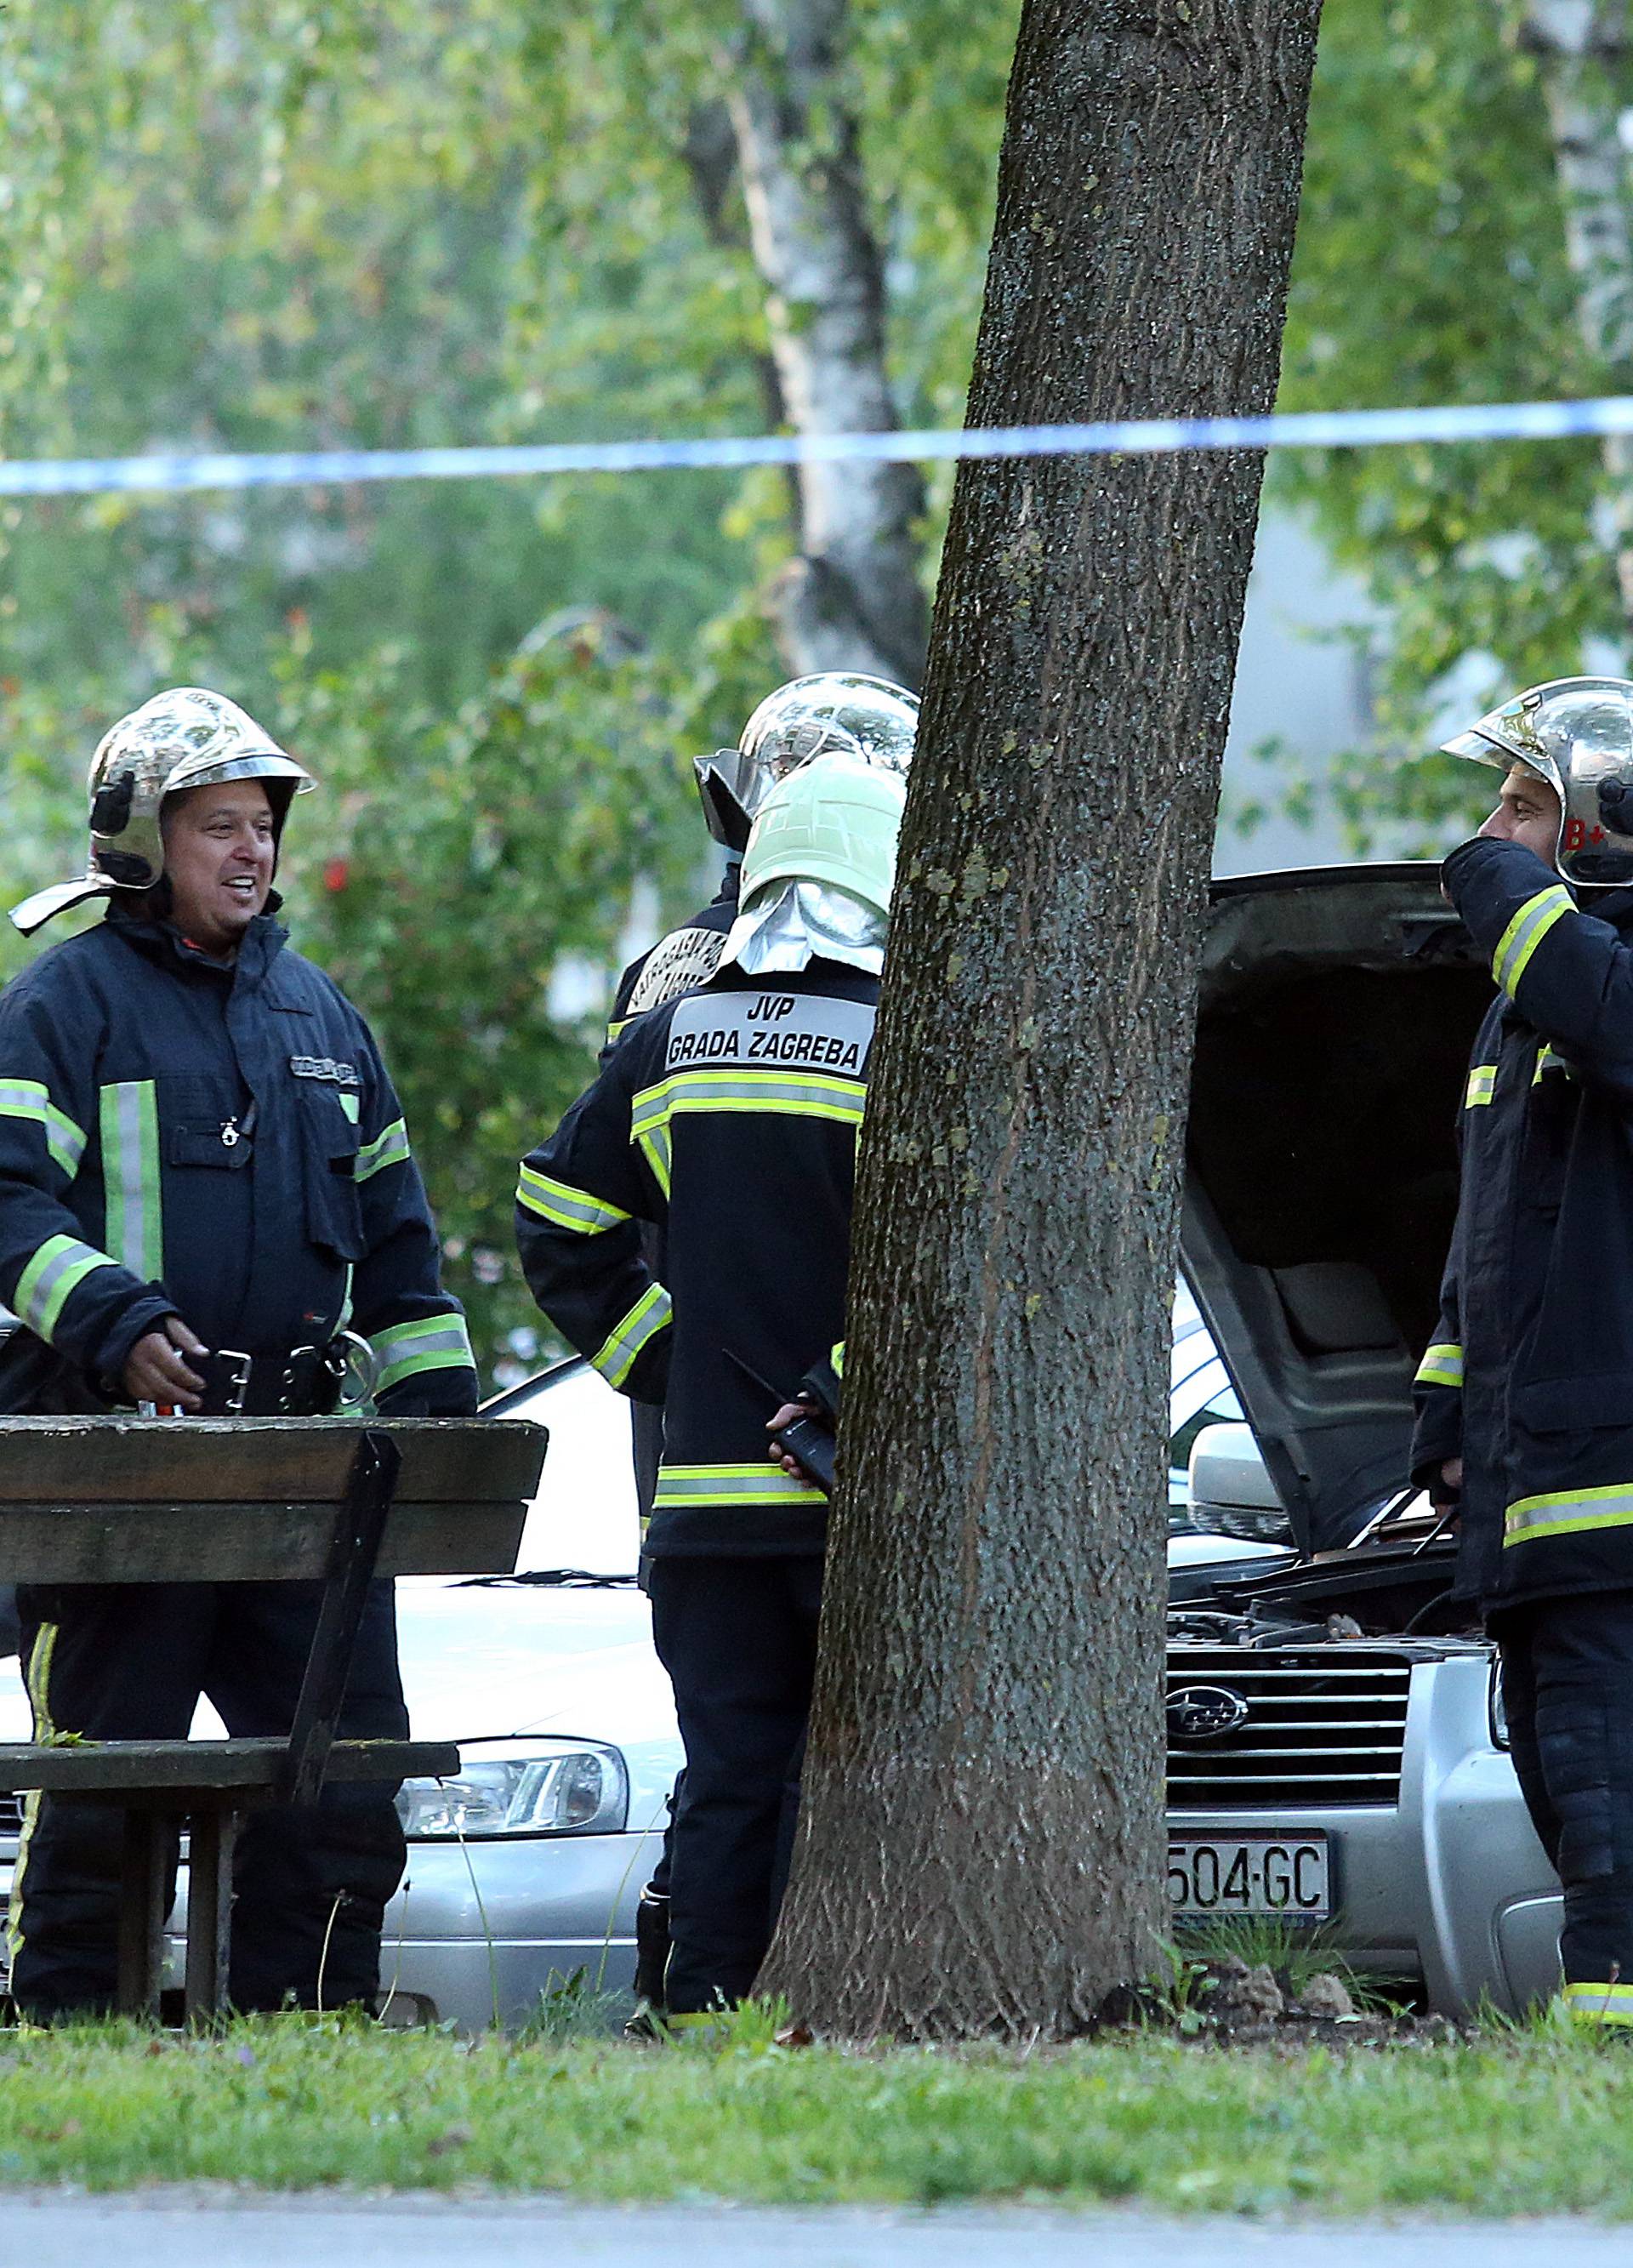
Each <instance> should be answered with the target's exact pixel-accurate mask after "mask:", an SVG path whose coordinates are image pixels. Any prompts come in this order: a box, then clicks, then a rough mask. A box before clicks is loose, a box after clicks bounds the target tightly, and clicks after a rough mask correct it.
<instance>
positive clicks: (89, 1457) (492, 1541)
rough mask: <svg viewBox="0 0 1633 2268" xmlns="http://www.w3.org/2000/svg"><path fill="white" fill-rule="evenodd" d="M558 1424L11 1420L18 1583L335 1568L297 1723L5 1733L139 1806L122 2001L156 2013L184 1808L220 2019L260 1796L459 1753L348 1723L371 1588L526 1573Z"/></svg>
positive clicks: (87, 1786) (9, 1570) (204, 2009)
mask: <svg viewBox="0 0 1633 2268" xmlns="http://www.w3.org/2000/svg"><path fill="white" fill-rule="evenodd" d="M547 1442H548V1435H547V1433H546V1432H545V1429H544V1427H543V1426H541V1425H533V1424H530V1423H528V1422H526V1421H525V1420H510V1419H507V1420H504V1421H500V1422H495V1421H492V1420H487V1421H484V1420H482V1419H480V1418H471V1419H467V1418H459V1419H450V1418H397V1419H385V1418H371V1419H367V1420H364V1419H362V1418H357V1417H344V1418H136V1417H108V1418H0V1581H5V1582H12V1583H40V1584H64V1583H67V1584H71V1583H180V1582H222V1583H234V1582H239V1583H248V1582H255V1583H264V1582H283V1581H298V1580H305V1581H311V1580H321V1582H322V1584H323V1593H322V1598H321V1602H320V1607H319V1612H318V1618H317V1626H316V1629H315V1631H314V1634H313V1644H312V1650H311V1653H310V1655H309V1657H308V1660H307V1663H306V1669H305V1678H304V1681H303V1683H302V1687H301V1692H300V1697H299V1700H298V1704H297V1706H296V1711H295V1718H294V1723H293V1727H292V1728H291V1733H290V1735H289V1737H288V1738H287V1739H268V1740H253V1741H246V1740H235V1741H119V1742H97V1743H94V1744H92V1743H89V1742H85V1743H78V1742H71V1741H70V1742H47V1743H34V1742H17V1743H0V1788H3V1787H10V1788H30V1789H33V1788H38V1789H41V1790H48V1791H50V1792H52V1793H57V1794H61V1795H64V1796H70V1795H71V1796H75V1797H85V1798H90V1799H94V1800H98V1801H101V1802H107V1803H111V1804H115V1805H117V1806H118V1807H119V1808H120V1809H121V1811H122V1812H123V1814H124V1857H123V1865H122V1871H121V1886H120V1921H119V1983H118V2006H119V2007H120V2009H121V2012H123V2013H126V2014H151V2015H155V2016H156V2015H157V2014H158V2006H159V1985H160V1977H161V1972H162V1967H163V1958H164V1928H165V1920H166V1908H167V1906H168V1904H169V1867H170V1846H171V1837H173V1834H174V1833H175V1831H176V1830H177V1828H178V1826H179V1825H180V1823H186V1825H187V1827H188V1939H187V1984H186V1994H185V2001H186V2010H187V2016H188V2021H189V2022H193V2023H201V2022H212V2021H216V2020H217V2019H218V2018H219V2017H220V2015H221V2014H222V2013H223V2012H224V2009H225V2007H226V1995H227V1969H228V1956H229V1951H230V1937H231V1920H230V1912H231V1904H232V1851H233V1845H234V1843H235V1840H236V1837H237V1834H238V1830H239V1825H240V1824H241V1823H242V1821H243V1819H244V1817H245V1815H246V1813H247V1812H248V1811H249V1810H251V1809H252V1808H254V1807H255V1806H257V1805H260V1804H265V1803H278V1802H283V1803H294V1804H309V1803H312V1802H314V1801H315V1800H316V1799H317V1795H318V1793H319V1790H320V1788H321V1786H323V1783H324V1781H325V1780H326V1779H331V1780H336V1781H340V1780H397V1779H410V1778H431V1777H434V1776H438V1775H441V1774H445V1773H451V1772H456V1771H458V1770H459V1768H460V1754H459V1750H458V1749H457V1748H455V1747H453V1746H452V1744H450V1743H448V1742H425V1741H413V1740H409V1741H345V1740H342V1741H337V1740H336V1739H335V1718H336V1715H337V1713H338V1711H339V1708H340V1705H341V1701H342V1696H343V1694H344V1692H345V1686H346V1679H347V1675H348V1674H349V1670H350V1668H351V1661H352V1653H353V1650H354V1648H355V1646H356V1642H357V1627H358V1624H359V1621H360V1619H361V1616H362V1613H363V1607H364V1598H365V1595H366V1593H367V1589H368V1586H369V1583H370V1580H371V1578H373V1577H374V1576H376V1575H485V1574H507V1573H509V1572H510V1571H511V1569H512V1568H513V1567H514V1565H515V1564H516V1554H517V1550H518V1548H519V1544H520V1542H521V1535H522V1526H523V1522H524V1521H525V1520H526V1513H527V1507H528V1505H529V1503H530V1502H531V1500H532V1499H533V1496H534V1494H535V1493H536V1491H537V1489H538V1484H539V1475H540V1470H541V1466H542V1464H543V1461H544V1453H545V1448H546V1445H547ZM68 1729H69V1730H70V1732H71V1727H70V1728H68Z"/></svg>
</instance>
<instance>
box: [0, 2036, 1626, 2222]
mask: <svg viewBox="0 0 1633 2268" xmlns="http://www.w3.org/2000/svg"><path fill="white" fill-rule="evenodd" d="M766 2029H768V2028H766V2027H763V2026H762V2027H761V2030H760V2035H759V2036H757V2037H756V2036H754V2027H753V2026H752V2024H748V2023H739V2027H738V2029H737V2032H736V2035H735V2036H724V2037H723V2036H719V2035H716V2036H708V2035H702V2034H700V2035H698V2036H695V2037H689V2038H686V2039H683V2040H681V2041H680V2042H679V2043H675V2044H672V2045H668V2046H666V2047H662V2048H657V2047H649V2048H643V2047H636V2046H630V2045H627V2044H625V2043H622V2042H610V2041H602V2042H594V2041H585V2040H569V2041H565V2042H562V2041H552V2040H550V2039H548V2038H542V2037H541V2038H539V2039H536V2040H533V2041H532V2042H510V2043H506V2042H504V2041H502V2040H498V2039H490V2040H484V2041H482V2042H481V2043H475V2044H470V2043H463V2042H460V2041H458V2040H454V2039H451V2038H448V2037H446V2036H443V2035H440V2034H438V2033H431V2032H390V2031H376V2030H370V2029H362V2028H361V2027H352V2026H350V2025H348V2024H345V2023H343V2022H337V2021H333V2020H328V2019H323V2018H308V2019H303V2018H298V2017H290V2018H281V2019H269V2020H267V2019H263V2020H261V2021H254V2022H246V2023H243V2024H240V2025H237V2026H235V2027H234V2028H233V2029H232V2030H231V2031H230V2032H229V2033H227V2034H226V2035H225V2036H223V2037H221V2038H217V2039H211V2040H198V2041H177V2040H174V2039H168V2040H166V2039H160V2038H158V2037H156V2036H153V2035H151V2034H147V2033H143V2032H141V2031H139V2030H137V2029H135V2028H133V2027H129V2026H121V2025H117V2024H107V2025H97V2026H85V2027H84V2028H81V2029H73V2030H65V2031H62V2032H57V2033H54V2034H45V2033H39V2032H33V2033H30V2032H13V2033H8V2034H4V2035H0V2183H55V2182H73V2183H83V2184H86V2185H88V2186H90V2187H92V2188H93V2189H117V2188H125V2187H130V2186H134V2185H136V2184H139V2183H147V2182H179V2181H197V2180H211V2181H226V2182H239V2183H249V2184H252V2185H254V2186H257V2187H262V2188H268V2189H286V2188H288V2189H294V2188H307V2187H312V2186H316V2185H320V2184H323V2183H347V2184H349V2185H352V2186H356V2187H360V2188H374V2187H386V2188H412V2189H423V2188H433V2189H436V2188H447V2187H453V2186H456V2185H466V2184H489V2185H492V2186H494V2187H496V2188H499V2189H515V2190H548V2191H558V2192H561V2193H563V2194H565V2195H568V2196H572V2197H577V2198H626V2199H634V2198H699V2197H730V2198H745V2199H753V2200H754V2201H757V2202H766V2203H769V2202H776V2201H786V2202H798V2203H811V2202H813V2201H829V2200H835V2201H837V2200H852V2201H862V2202H873V2203H885V2202H910V2203H929V2202H935V2201H939V2200H946V2199H953V2198H1034V2199H1051V2200H1058V2201H1061V2202H1076V2203H1090V2202H1103V2201H1109V2200H1121V2201H1131V2200H1138V2201H1139V2202H1141V2203H1144V2204H1148V2205H1152V2206H1154V2207H1162V2208H1174V2207H1188V2206H1189V2207H1196V2208H1206V2209H1210V2210H1212V2211H1216V2212H1217V2211H1229V2212H1239V2213H1258V2212H1269V2211H1282V2210H1286V2209H1288V2208H1294V2209H1301V2210H1306V2211H1314V2212H1320V2213H1361V2212H1368V2211H1372V2210H1375V2209H1379V2208H1384V2209H1388V2208H1394V2209H1399V2210H1409V2209H1423V2208H1435V2207H1444V2208H1449V2209H1455V2210H1457V2211H1460V2212H1464V2213H1492V2214H1512V2213H1545V2212H1546V2213H1563V2212H1580V2213H1600V2214H1606V2215H1612V2216H1622V2217H1627V2218H1633V2036H1627V2037H1618V2036H1609V2037H1602V2036H1573V2035H1571V2034H1569V2033H1564V2032H1555V2031H1552V2030H1550V2029H1548V2028H1547V2027H1545V2026H1539V2027H1538V2028H1536V2029H1533V2030H1530V2031H1519V2032H1510V2031H1502V2030H1497V2029H1493V2030H1491V2031H1490V2032H1489V2033H1488V2034H1485V2035H1483V2036H1481V2037H1480V2038H1478V2039H1476V2040H1474V2041H1472V2042H1453V2043H1436V2044H1433V2045H1423V2044H1421V2043H1419V2044H1411V2045H1407V2044H1401V2045H1398V2046H1388V2047H1382V2048H1357V2049H1356V2050H1353V2051H1334V2050H1331V2049H1322V2048H1315V2049H1311V2050H1306V2051H1301V2052H1298V2053H1292V2054H1289V2053H1284V2052H1282V2053H1278V2052H1276V2051H1272V2050H1268V2049H1266V2050H1247V2051H1219V2050H1217V2049H1210V2048H1206V2047H1199V2046H1196V2045H1194V2044H1188V2043H1181V2042H1178V2041H1175V2040H1173V2039H1172V2038H1165V2037H1158V2036H1155V2035H1151V2036H1137V2035H1136V2036H1120V2037H1117V2038H1114V2039H1109V2038H1108V2039H1103V2040H1100V2041H1098V2042H1094V2043H1087V2044H1084V2045H1079V2046H1074V2047H1071V2048H1065V2049H1056V2050H1049V2051H1039V2052H1037V2053H1034V2054H1033V2055H1030V2056H1023V2055H1019V2054H1015V2053H1005V2052H998V2051H987V2052H981V2053H969V2052H965V2053H961V2054H955V2053H953V2052H950V2051H931V2050H912V2051H909V2050H894V2051H885V2052H879V2053H873V2054H865V2055H864V2054H852V2053H846V2052H842V2051H835V2050H829V2049H824V2048H805V2049H791V2050H784V2049H777V2048H775V2047H771V2046H769V2044H768V2043H767V2041H766V2037H765V2033H766Z"/></svg>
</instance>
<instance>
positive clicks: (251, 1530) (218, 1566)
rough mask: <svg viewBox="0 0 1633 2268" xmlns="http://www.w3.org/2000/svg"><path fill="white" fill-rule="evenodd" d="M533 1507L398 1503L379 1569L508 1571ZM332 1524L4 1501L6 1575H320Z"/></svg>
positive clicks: (241, 1578)
mask: <svg viewBox="0 0 1633 2268" xmlns="http://www.w3.org/2000/svg"><path fill="white" fill-rule="evenodd" d="M3 1458H4V1444H0V1459H3ZM526 1516H527V1506H526V1504H524V1503H510V1504H496V1503H490V1502H481V1503H478V1502H467V1503H460V1502H448V1503H435V1504H396V1505H394V1506H392V1509H391V1513H390V1514H389V1516H388V1518H387V1520H386V1535H385V1539H384V1541H383V1543H381V1546H380V1552H379V1559H378V1561H377V1562H376V1567H375V1572H377V1573H378V1574H381V1575H504V1574H508V1573H509V1572H510V1571H511V1568H513V1567H514V1566H515V1565H516V1554H517V1550H518V1549H519V1545H520V1543H521V1537H522V1528H523V1524H524V1522H525V1521H526ZM334 1532H335V1506H333V1505H312V1504H296V1503H276V1502H254V1503H223V1502H211V1503H202V1504H120V1503H104V1504H92V1505H80V1504H74V1503H67V1502H63V1501H61V1500H58V1501H56V1502H45V1503H35V1504H18V1503H11V1504H4V1503H0V1582H5V1583H197V1582H217V1583H250V1582H276V1581H279V1580H297V1579H298V1578H302V1577H305V1578H308V1579H313V1580H316V1579H318V1578H320V1577H322V1576H323V1575H325V1574H326V1573H327V1571H328V1562H329V1547H330V1543H331V1541H332V1538H333V1535H334Z"/></svg>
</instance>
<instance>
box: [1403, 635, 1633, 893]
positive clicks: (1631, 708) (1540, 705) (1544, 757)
mask: <svg viewBox="0 0 1633 2268" xmlns="http://www.w3.org/2000/svg"><path fill="white" fill-rule="evenodd" d="M1441 746H1442V747H1443V749H1444V750H1445V754H1446V755H1452V756H1469V757H1472V758H1473V760H1474V761H1475V762H1476V763H1482V764H1491V765H1494V766H1495V767H1496V768H1497V770H1499V771H1506V770H1508V768H1509V766H1510V765H1511V764H1515V763H1520V764H1527V765H1529V767H1530V768H1531V770H1533V771H1534V772H1536V773H1537V774H1539V775H1540V777H1541V778H1543V779H1545V780H1546V781H1547V782H1548V785H1549V786H1550V787H1551V788H1552V789H1553V791H1554V792H1555V794H1556V796H1557V797H1558V798H1559V845H1558V849H1557V851H1556V863H1557V865H1558V867H1559V871H1560V873H1561V875H1562V876H1563V879H1564V880H1566V881H1567V882H1575V883H1578V884H1583V885H1585V886H1586V887H1588V888H1590V889H1615V888H1617V887H1621V886H1622V885H1625V884H1627V883H1629V882H1633V683H1629V681H1628V680H1627V679H1625V678H1622V677H1556V678H1551V679H1550V680H1549V681H1548V683H1547V684H1546V685H1533V686H1531V687H1529V688H1528V689H1527V690H1526V691H1525V692H1524V693H1517V694H1516V695H1515V696H1514V697H1513V699H1512V701H1505V702H1504V703H1503V705H1502V707H1501V708H1500V709H1493V710H1492V711H1491V712H1490V715H1489V716H1485V717H1482V718H1480V720H1479V722H1478V723H1477V724H1475V725H1470V726H1469V727H1468V729H1467V732H1463V733H1459V734H1458V735H1457V737H1456V738H1455V740H1445V741H1442V743H1441Z"/></svg>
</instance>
